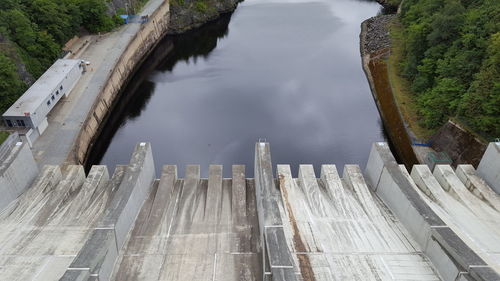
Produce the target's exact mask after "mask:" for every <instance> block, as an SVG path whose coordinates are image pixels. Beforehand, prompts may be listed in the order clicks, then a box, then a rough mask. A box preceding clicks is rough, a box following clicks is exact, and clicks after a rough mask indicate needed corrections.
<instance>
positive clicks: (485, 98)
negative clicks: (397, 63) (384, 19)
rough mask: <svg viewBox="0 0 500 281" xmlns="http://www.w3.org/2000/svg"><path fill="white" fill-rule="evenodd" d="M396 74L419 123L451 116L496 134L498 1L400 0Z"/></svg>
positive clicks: (434, 123)
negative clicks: (412, 99)
mask: <svg viewBox="0 0 500 281" xmlns="http://www.w3.org/2000/svg"><path fill="white" fill-rule="evenodd" d="M402 5H403V6H402V12H401V17H400V18H401V21H402V23H403V26H404V35H403V37H404V42H405V43H404V44H405V46H404V60H403V61H402V62H401V66H402V69H401V71H402V73H403V74H404V76H405V77H406V78H408V79H409V80H410V82H411V87H412V91H413V92H414V93H415V95H416V100H417V107H418V109H419V113H420V114H421V116H422V120H423V124H424V125H425V126H426V127H428V128H437V127H439V126H441V125H442V124H443V123H444V122H446V120H447V119H448V118H450V117H455V118H457V119H459V120H460V121H462V122H463V123H465V124H466V125H468V126H469V127H470V128H471V129H473V130H474V131H476V132H477V133H479V134H481V135H483V136H485V137H486V138H493V137H500V1H498V0H405V1H404V2H403V4H402Z"/></svg>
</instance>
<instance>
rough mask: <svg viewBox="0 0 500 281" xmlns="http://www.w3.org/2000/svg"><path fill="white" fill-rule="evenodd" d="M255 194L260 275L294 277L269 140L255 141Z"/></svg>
mask: <svg viewBox="0 0 500 281" xmlns="http://www.w3.org/2000/svg"><path fill="white" fill-rule="evenodd" d="M254 171H255V172H254V173H255V197H256V200H257V213H258V218H259V225H260V239H261V241H262V243H263V245H262V248H263V249H265V251H263V252H262V255H263V257H262V261H263V263H264V264H263V268H264V269H265V270H264V275H265V276H264V277H263V279H265V280H267V279H266V278H272V280H283V281H285V280H287V281H288V280H289V281H293V280H297V277H296V274H297V272H298V271H297V270H296V269H295V268H294V263H293V259H292V255H291V254H290V250H289V248H287V246H286V244H285V239H284V238H285V234H284V229H283V222H282V220H281V214H280V212H281V211H280V208H283V203H282V201H281V194H280V190H279V189H278V188H276V185H275V181H274V177H273V169H272V161H271V151H270V145H269V143H265V142H258V143H256V144H255V169H254Z"/></svg>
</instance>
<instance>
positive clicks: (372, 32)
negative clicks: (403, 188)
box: [360, 14, 426, 166]
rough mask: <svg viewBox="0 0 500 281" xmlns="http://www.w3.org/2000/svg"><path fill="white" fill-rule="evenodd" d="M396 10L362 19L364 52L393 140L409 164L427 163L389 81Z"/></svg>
mask: <svg viewBox="0 0 500 281" xmlns="http://www.w3.org/2000/svg"><path fill="white" fill-rule="evenodd" d="M394 17H396V15H394V14H390V15H378V16H375V17H372V18H369V19H367V20H365V21H363V22H362V23H361V33H360V54H361V61H362V67H363V71H364V72H365V75H366V78H367V80H368V84H369V85H370V90H371V93H372V97H373V99H374V101H375V104H376V106H377V109H378V111H379V113H380V117H381V119H382V122H383V125H384V127H385V128H386V131H387V134H388V137H389V139H390V142H391V143H393V147H394V150H396V154H397V155H398V156H399V158H400V159H401V161H402V162H403V163H404V164H405V165H406V166H411V165H413V164H417V163H423V162H424V157H422V156H423V155H422V154H426V152H419V151H415V149H414V147H413V145H412V140H411V136H412V134H413V133H410V132H409V128H408V125H407V123H406V120H405V119H404V118H403V116H402V114H401V112H400V110H399V107H398V103H397V101H396V100H395V97H394V93H393V92H392V90H393V89H392V87H391V85H390V81H389V75H388V70H387V67H388V65H387V59H388V57H389V56H390V53H391V45H390V36H389V30H388V23H389V22H390V21H391V19H392V18H394Z"/></svg>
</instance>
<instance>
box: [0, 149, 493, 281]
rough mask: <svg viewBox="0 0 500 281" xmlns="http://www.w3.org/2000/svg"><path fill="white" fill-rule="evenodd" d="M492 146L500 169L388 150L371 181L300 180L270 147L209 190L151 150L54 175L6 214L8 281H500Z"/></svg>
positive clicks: (301, 173)
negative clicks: (426, 160) (400, 158)
mask: <svg viewBox="0 0 500 281" xmlns="http://www.w3.org/2000/svg"><path fill="white" fill-rule="evenodd" d="M25 146H26V144H23V143H17V144H16V145H15V146H13V147H12V148H11V151H10V153H14V154H17V153H19V149H22V148H23V147H25ZM489 148H490V149H489V150H488V151H487V154H485V156H484V157H483V160H482V162H481V167H488V168H487V169H485V168H481V167H480V169H479V170H477V171H476V170H475V169H474V168H473V167H472V166H470V165H460V166H459V167H457V168H456V169H453V168H451V167H450V166H448V165H437V166H436V167H435V168H434V171H433V172H432V171H431V170H430V169H429V168H428V167H427V166H426V165H416V166H414V167H413V168H412V170H411V171H410V172H409V171H408V170H406V168H405V166H404V165H400V164H398V163H397V162H396V160H395V159H394V157H393V156H392V153H391V151H390V149H389V146H388V144H387V143H383V142H378V143H374V144H373V145H372V147H371V151H370V154H369V157H368V162H367V163H366V169H365V170H364V171H363V170H361V168H360V167H359V166H358V165H345V166H344V167H340V166H339V167H337V166H335V165H330V164H325V165H321V167H320V174H316V173H315V170H314V168H313V166H312V165H300V166H299V169H298V177H296V178H294V177H293V176H292V173H291V169H290V165H283V164H279V165H277V166H275V165H274V163H273V162H272V160H271V146H270V144H269V143H267V142H262V141H259V142H257V143H256V144H255V150H254V156H255V160H254V171H255V172H254V174H253V175H252V174H251V173H248V172H246V170H247V167H245V166H243V165H232V166H230V167H223V166H221V165H210V166H209V167H208V170H209V173H208V177H207V178H204V177H202V176H201V175H200V166H199V165H188V166H187V167H185V171H186V172H185V174H184V177H180V176H179V173H178V167H177V166H175V165H165V166H163V167H162V168H161V174H158V175H157V174H156V172H155V171H156V169H155V164H154V160H153V159H154V155H155V154H154V149H153V148H152V146H151V144H150V143H146V142H141V143H138V144H137V145H136V147H135V151H134V152H133V153H132V156H131V159H130V161H129V164H128V165H119V166H116V168H115V169H114V172H113V173H112V174H110V173H109V171H108V168H111V167H107V166H103V165H95V166H93V167H92V168H91V170H90V172H89V173H88V175H85V173H84V171H83V167H82V166H80V165H64V166H55V165H46V166H44V167H43V168H42V169H41V171H40V172H39V174H38V175H36V176H35V179H34V180H33V181H32V183H31V184H29V185H28V186H27V187H26V188H25V189H24V190H20V195H19V196H18V197H17V198H11V200H10V202H7V204H6V205H4V206H2V209H1V211H0V244H1V245H2V246H1V247H0V276H1V278H2V279H3V280H66V281H67V280H287V281H291V280H450V281H451V280H500V275H499V274H498V272H500V260H499V259H498V247H499V244H498V241H500V239H499V238H500V233H499V232H498V228H497V227H496V226H498V223H499V222H500V208H499V206H500V205H499V204H498V203H499V202H500V201H499V198H500V196H499V195H498V194H497V193H496V192H495V191H494V189H493V188H494V187H495V188H496V187H497V186H498V182H491V181H490V180H489V179H491V176H492V175H491V173H492V171H493V173H495V171H496V172H498V170H499V167H498V163H499V160H500V143H490V147H489ZM6 159H9V157H8V156H7V158H6ZM24 161H27V160H24ZM9 165H10V166H13V165H16V164H15V163H14V162H12V163H9V162H6V165H5V166H4V167H3V168H2V170H1V171H2V173H5V171H6V170H5V169H6V168H7V169H9ZM495 165H496V166H495ZM35 167H36V165H35ZM223 169H228V170H229V173H230V174H231V177H229V178H228V177H224V176H223ZM3 175H4V174H2V176H3ZM493 176H497V175H493ZM485 179H486V180H485ZM2 189H5V187H4V186H2ZM9 191H11V190H2V193H8V192H9Z"/></svg>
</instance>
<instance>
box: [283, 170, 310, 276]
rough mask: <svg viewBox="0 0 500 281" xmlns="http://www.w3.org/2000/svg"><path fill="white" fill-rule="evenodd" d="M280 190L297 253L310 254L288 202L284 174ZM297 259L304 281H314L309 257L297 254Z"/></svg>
mask: <svg viewBox="0 0 500 281" xmlns="http://www.w3.org/2000/svg"><path fill="white" fill-rule="evenodd" d="M278 178H279V183H280V190H281V191H282V192H283V199H284V200H283V203H284V204H285V207H286V209H287V210H288V217H289V219H290V225H291V226H292V235H293V238H292V239H293V245H294V247H295V251H297V252H308V251H307V249H306V246H305V244H304V242H303V241H302V238H301V237H300V231H299V227H298V226H297V221H296V220H295V216H294V214H293V211H292V207H291V206H290V203H289V202H288V193H287V190H286V188H285V177H284V176H283V175H282V174H279V175H278ZM297 259H298V260H299V269H300V274H301V275H302V278H303V280H304V281H314V280H316V277H315V276H314V271H313V270H312V267H311V261H310V260H309V256H307V255H306V254H297Z"/></svg>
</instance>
